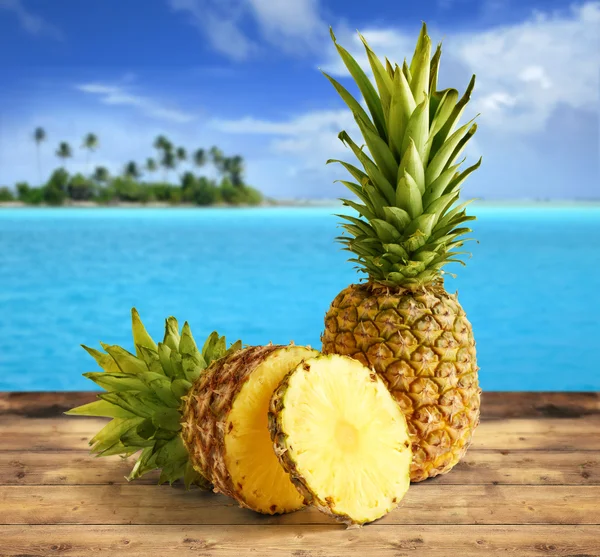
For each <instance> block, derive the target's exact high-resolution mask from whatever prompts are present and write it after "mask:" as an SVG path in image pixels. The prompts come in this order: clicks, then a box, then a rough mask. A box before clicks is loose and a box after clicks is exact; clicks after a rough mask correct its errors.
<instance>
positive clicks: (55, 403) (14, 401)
mask: <svg viewBox="0 0 600 557" xmlns="http://www.w3.org/2000/svg"><path fill="white" fill-rule="evenodd" d="M96 394H97V392H89V391H85V392H54V393H53V392H41V393H36V392H28V393H0V415H2V414H16V415H19V416H23V417H30V418H50V417H56V416H59V415H61V414H62V413H63V412H65V411H66V410H69V409H70V408H73V407H74V406H80V405H81V404H86V403H88V402H91V401H93V400H95V399H96ZM481 407H482V420H484V421H485V420H497V419H505V418H536V419H544V418H583V417H586V416H593V415H595V416H600V393H598V392H582V393H578V392H573V393H565V392H523V393H514V392H509V393H505V392H484V393H483V396H482V406H481Z"/></svg>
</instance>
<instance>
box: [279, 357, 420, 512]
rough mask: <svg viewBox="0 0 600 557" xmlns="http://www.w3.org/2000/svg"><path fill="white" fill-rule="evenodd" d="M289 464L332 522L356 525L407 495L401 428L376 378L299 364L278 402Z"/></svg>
mask: <svg viewBox="0 0 600 557" xmlns="http://www.w3.org/2000/svg"><path fill="white" fill-rule="evenodd" d="M281 429H282V431H284V432H285V433H286V434H287V447H288V450H289V453H288V455H287V457H288V460H291V461H292V462H294V463H295V468H296V473H297V475H298V476H299V477H302V478H303V481H304V483H305V485H306V486H307V487H308V488H309V490H310V491H311V492H312V493H313V494H314V495H315V498H316V499H317V500H318V501H322V502H323V504H324V506H326V507H328V510H329V511H330V512H331V513H333V514H334V515H338V516H342V517H344V516H345V517H348V518H349V519H350V520H351V521H352V522H354V523H358V524H362V523H365V522H370V521H372V520H375V519H377V518H380V517H381V516H383V515H384V514H385V513H386V512H388V511H389V510H391V509H392V508H393V507H395V506H396V504H397V503H398V502H399V501H400V499H401V498H402V497H403V495H404V494H405V493H406V491H407V489H408V487H409V483H410V479H409V470H410V463H411V459H412V455H411V450H410V441H409V436H408V429H407V426H406V420H405V418H404V415H403V414H402V412H401V410H400V408H399V406H398V404H397V403H396V401H395V400H394V399H393V397H391V396H390V393H389V392H388V390H387V388H386V386H385V385H384V383H383V382H382V381H381V379H379V378H378V377H377V375H376V374H375V373H374V372H373V371H371V370H369V369H368V368H366V367H364V366H363V365H362V364H361V363H360V362H358V361H356V360H353V359H350V358H348V357H345V356H328V357H323V356H321V357H318V358H315V359H312V360H307V361H306V362H304V363H303V364H301V365H300V366H299V367H298V369H297V371H296V372H295V373H294V374H293V375H292V376H291V377H290V379H289V386H288V389H287V392H286V393H285V395H284V408H283V410H282V417H281Z"/></svg>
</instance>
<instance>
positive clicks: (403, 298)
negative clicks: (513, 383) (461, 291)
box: [322, 281, 481, 482]
mask: <svg viewBox="0 0 600 557" xmlns="http://www.w3.org/2000/svg"><path fill="white" fill-rule="evenodd" d="M322 341H323V353H324V354H344V355H347V356H351V357H352V358H355V359H357V360H359V361H360V362H361V363H363V364H364V365H366V366H368V367H370V368H372V369H374V370H375V371H376V372H377V373H378V374H379V376H380V377H381V378H382V379H383V380H384V381H385V382H386V384H387V385H388V388H389V389H390V391H391V393H392V394H393V395H394V397H395V398H396V400H397V401H398V403H399V404H400V407H401V408H402V410H403V412H404V414H405V416H406V419H407V421H408V426H409V430H410V434H411V439H412V444H413V463H412V467H411V481H413V482H418V481H422V480H425V479H427V478H429V477H433V476H437V475H438V474H445V473H446V472H448V471H449V470H450V469H452V468H453V467H454V466H455V465H456V464H457V463H458V461H459V460H460V459H461V458H462V456H463V455H464V454H465V452H466V450H467V448H468V447H469V444H470V443H471V439H472V435H473V431H474V429H475V428H476V427H477V425H478V423H479V407H480V394H481V389H480V388H479V383H478V377H477V371H478V369H479V368H478V367H477V359H476V351H475V340H474V337H473V331H472V328H471V324H470V323H469V321H468V320H467V318H466V315H465V312H464V311H463V309H462V307H461V306H460V304H459V303H458V299H457V297H456V296H451V295H449V294H448V293H447V292H446V291H445V290H444V288H443V285H442V283H441V281H440V282H437V283H435V284H432V285H428V286H424V287H421V288H418V289H405V288H402V287H389V288H388V287H384V286H381V285H377V284H373V283H367V284H360V285H357V284H354V285H350V286H349V287H348V288H346V289H345V290H343V291H342V292H340V294H339V295H338V296H337V297H336V298H335V299H334V301H333V302H332V305H331V307H330V309H329V310H328V312H327V314H326V316H325V331H324V332H323V335H322Z"/></svg>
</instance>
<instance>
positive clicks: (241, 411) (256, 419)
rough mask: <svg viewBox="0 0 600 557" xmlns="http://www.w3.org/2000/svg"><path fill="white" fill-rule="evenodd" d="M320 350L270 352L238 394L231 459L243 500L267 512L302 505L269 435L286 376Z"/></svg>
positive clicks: (230, 429)
mask: <svg viewBox="0 0 600 557" xmlns="http://www.w3.org/2000/svg"><path fill="white" fill-rule="evenodd" d="M316 354H317V352H316V351H315V350H311V349H309V348H304V347H302V346H290V347H287V348H285V349H282V350H277V351H276V352H274V353H273V354H272V355H270V356H268V357H267V359H265V361H264V362H262V363H261V364H260V365H259V366H257V368H256V369H255V370H254V372H253V373H252V374H251V375H250V377H249V379H248V381H247V382H246V383H245V384H244V385H243V387H242V388H241V389H240V392H239V393H238V395H237V397H236V398H235V401H234V403H233V406H232V408H231V411H230V413H229V416H228V420H227V423H226V430H225V431H226V432H227V434H226V436H225V462H226V466H227V469H228V470H229V473H230V475H231V479H232V482H233V484H234V486H236V489H238V490H239V493H240V494H241V496H242V498H243V500H244V501H245V502H246V504H247V505H248V506H250V507H252V508H253V509H255V510H257V511H259V512H261V513H266V514H276V513H285V512H292V511H295V510H298V509H300V508H301V507H302V506H303V505H304V503H303V497H302V496H301V495H300V494H299V493H298V490H297V489H296V488H295V487H294V485H293V484H292V482H291V480H290V477H289V475H288V474H287V473H286V472H285V471H284V470H283V468H282V467H281V465H280V464H279V461H278V460H277V456H276V455H275V451H274V450H273V442H272V441H271V437H270V434H269V427H268V412H269V401H270V399H271V395H272V394H273V391H274V390H275V389H276V388H277V386H278V385H279V383H280V381H281V380H282V379H283V377H284V376H285V375H286V374H287V373H288V372H289V371H291V370H292V369H294V368H295V367H296V366H298V364H299V363H300V362H301V361H302V360H304V359H306V358H311V357H313V356H314V355H316Z"/></svg>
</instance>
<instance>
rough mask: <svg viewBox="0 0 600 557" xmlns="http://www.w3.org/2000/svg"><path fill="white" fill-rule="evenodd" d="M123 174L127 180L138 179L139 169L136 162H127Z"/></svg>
mask: <svg viewBox="0 0 600 557" xmlns="http://www.w3.org/2000/svg"><path fill="white" fill-rule="evenodd" d="M123 174H125V176H127V178H133V179H134V180H136V179H137V178H139V177H140V169H139V168H138V165H137V162H135V161H129V162H128V163H127V164H126V165H125V170H124V172H123Z"/></svg>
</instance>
